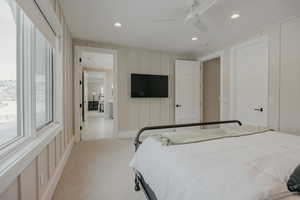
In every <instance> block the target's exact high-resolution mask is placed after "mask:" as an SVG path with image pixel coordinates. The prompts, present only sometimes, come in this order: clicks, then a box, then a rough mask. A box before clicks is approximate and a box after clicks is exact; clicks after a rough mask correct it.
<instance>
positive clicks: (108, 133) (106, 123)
mask: <svg viewBox="0 0 300 200" xmlns="http://www.w3.org/2000/svg"><path fill="white" fill-rule="evenodd" d="M113 131H114V120H113V119H107V118H105V117H104V113H99V112H96V111H90V112H88V115H87V121H86V122H85V125H84V131H83V133H82V136H81V139H82V140H84V141H87V140H98V139H103V138H111V137H113Z"/></svg>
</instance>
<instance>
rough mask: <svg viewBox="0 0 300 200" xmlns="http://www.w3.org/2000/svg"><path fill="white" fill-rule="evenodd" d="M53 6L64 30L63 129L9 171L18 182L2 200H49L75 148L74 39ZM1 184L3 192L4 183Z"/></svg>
mask: <svg viewBox="0 0 300 200" xmlns="http://www.w3.org/2000/svg"><path fill="white" fill-rule="evenodd" d="M51 5H52V8H53V9H54V11H55V12H54V13H56V15H57V17H58V19H59V21H60V23H61V26H63V35H62V38H61V40H60V43H59V49H57V51H56V55H57V59H58V64H59V67H61V68H60V69H61V71H62V73H61V76H57V78H58V79H60V78H61V80H55V82H56V81H57V82H59V83H62V87H63V89H62V92H61V94H60V95H59V96H57V102H56V103H58V104H61V112H59V111H58V110H56V113H58V114H59V115H62V117H61V118H63V119H61V120H62V121H63V127H59V128H57V129H56V130H55V131H53V135H49V136H48V137H47V139H45V138H44V136H43V135H40V136H39V137H37V138H36V140H35V142H36V143H34V144H32V146H34V148H33V150H32V151H30V152H27V153H26V154H24V155H22V157H23V158H22V159H21V160H18V162H17V164H15V165H14V166H11V167H12V168H13V169H14V170H13V171H12V170H10V169H7V171H9V172H10V173H8V175H7V176H8V177H16V178H15V179H14V180H13V181H12V182H11V183H10V184H9V186H8V187H7V188H5V189H4V191H3V192H1V191H0V200H38V199H39V200H50V199H51V196H52V194H53V192H54V190H55V186H56V183H57V182H58V181H59V178H60V175H61V173H62V170H63V167H64V164H65V162H66V160H67V158H68V156H69V154H70V152H71V149H72V146H73V113H72V112H73V103H72V100H73V89H72V88H73V86H72V85H73V70H72V69H73V68H72V65H71V63H72V39H71V36H70V33H69V30H68V27H67V25H66V24H65V20H64V17H63V15H62V9H61V7H60V5H59V3H58V0H51ZM52 8H51V9H52ZM49 9H50V8H49ZM39 141H43V142H39ZM2 172H3V171H1V173H2ZM2 175H3V174H1V176H2ZM1 178H3V177H1ZM0 184H1V188H2V186H3V185H2V184H4V182H1V183H0Z"/></svg>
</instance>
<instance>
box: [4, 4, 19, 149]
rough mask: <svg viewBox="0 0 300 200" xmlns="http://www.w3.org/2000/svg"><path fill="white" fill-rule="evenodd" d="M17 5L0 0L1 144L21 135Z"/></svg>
mask: <svg viewBox="0 0 300 200" xmlns="http://www.w3.org/2000/svg"><path fill="white" fill-rule="evenodd" d="M17 18H18V16H17V12H16V7H15V6H14V5H13V4H12V3H11V2H10V1H6V0H0V22H1V31H0V45H1V47H0V145H3V144H5V143H7V142H8V141H10V140H12V139H14V138H16V137H17V136H19V134H20V131H19V130H18V125H19V123H18V113H19V112H18V99H19V98H18V85H20V84H19V80H18V78H17V77H18V71H19V69H18V66H17V52H18V51H17V26H18V24H17V21H18V20H17Z"/></svg>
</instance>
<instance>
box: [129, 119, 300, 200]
mask: <svg viewBox="0 0 300 200" xmlns="http://www.w3.org/2000/svg"><path fill="white" fill-rule="evenodd" d="M224 124H237V125H238V126H242V124H241V122H240V121H237V120H233V121H218V122H206V123H194V124H181V125H168V126H155V127H146V128H143V129H141V130H140V131H139V133H138V134H137V137H136V138H135V143H134V144H135V149H136V153H135V155H134V158H133V159H132V161H131V163H130V166H131V167H132V168H133V169H134V171H135V190H136V191H139V190H140V189H142V190H143V191H144V193H145V196H146V198H147V199H148V200H199V199H209V200H220V199H222V200H241V199H243V200H300V198H299V196H298V195H297V194H292V193H290V192H288V191H287V189H286V182H287V179H288V177H289V175H290V174H291V173H292V172H293V170H294V169H295V167H296V166H297V165H299V164H300V156H299V151H300V137H299V136H294V135H289V134H285V133H280V132H275V131H271V130H267V131H262V132H260V133H259V134H258V133H251V134H244V135H234V136H226V137H216V138H213V139H211V138H206V139H205V140H202V141H197V142H190V141H189V142H187V143H183V144H176V145H164V144H163V143H162V141H159V140H158V139H157V138H155V136H150V137H146V138H145V139H143V140H141V137H142V134H143V133H144V132H145V131H147V130H163V129H175V128H182V127H198V126H210V125H224ZM197 131H198V133H199V134H201V133H202V129H198V130H197ZM172 132H173V131H172ZM162 133H166V132H163V131H162ZM156 135H157V134H156Z"/></svg>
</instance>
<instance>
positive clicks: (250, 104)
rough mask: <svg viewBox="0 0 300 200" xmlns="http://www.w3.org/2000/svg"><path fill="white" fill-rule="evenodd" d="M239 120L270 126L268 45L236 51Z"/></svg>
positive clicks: (260, 43) (249, 45)
mask: <svg viewBox="0 0 300 200" xmlns="http://www.w3.org/2000/svg"><path fill="white" fill-rule="evenodd" d="M233 61H234V74H235V76H234V77H233V78H234V80H235V82H234V85H233V87H234V88H235V95H234V102H235V105H234V106H235V118H236V119H238V120H241V121H242V122H243V123H245V124H253V125H261V126H267V124H268V42H267V38H261V39H259V40H256V41H253V42H249V43H247V44H244V45H241V46H239V47H236V48H235V49H234V50H233Z"/></svg>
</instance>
